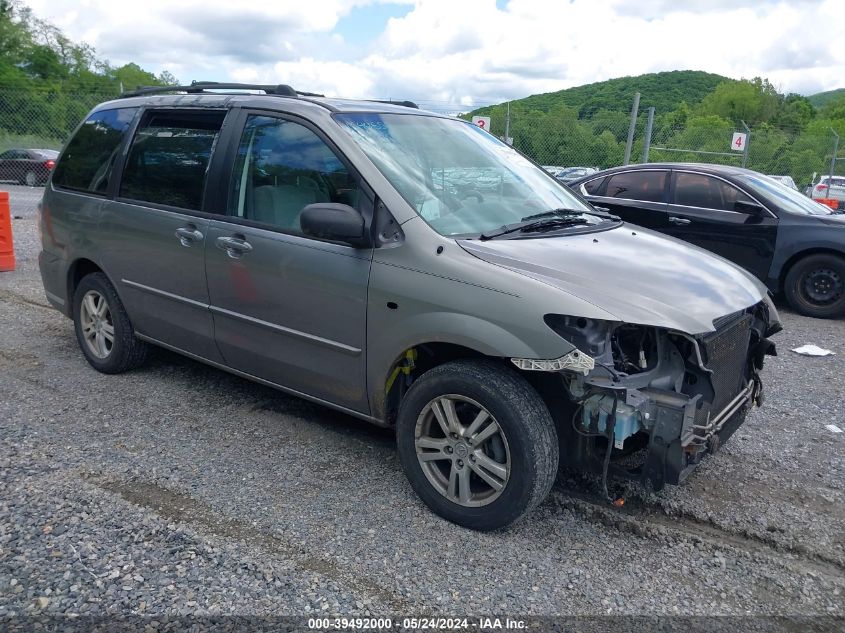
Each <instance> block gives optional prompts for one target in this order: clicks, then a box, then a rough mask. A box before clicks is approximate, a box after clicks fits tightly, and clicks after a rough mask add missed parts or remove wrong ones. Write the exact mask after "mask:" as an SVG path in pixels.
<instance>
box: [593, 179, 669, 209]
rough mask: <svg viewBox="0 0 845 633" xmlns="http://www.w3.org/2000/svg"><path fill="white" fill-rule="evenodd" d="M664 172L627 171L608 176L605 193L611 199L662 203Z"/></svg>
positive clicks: (664, 184)
mask: <svg viewBox="0 0 845 633" xmlns="http://www.w3.org/2000/svg"><path fill="white" fill-rule="evenodd" d="M667 173H668V172H665V171H629V172H625V173H622V174H614V175H612V176H608V179H607V191H606V192H605V194H604V195H606V196H609V197H611V198H627V199H628V200H644V201H646V202H663V199H664V198H663V196H664V191H665V188H666V174H667Z"/></svg>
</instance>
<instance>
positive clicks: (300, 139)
mask: <svg viewBox="0 0 845 633" xmlns="http://www.w3.org/2000/svg"><path fill="white" fill-rule="evenodd" d="M232 178H233V187H232V199H231V200H230V204H229V209H230V214H231V215H235V216H238V217H242V218H246V219H249V220H255V221H257V222H264V223H266V224H271V225H273V226H275V227H278V228H281V229H284V230H286V231H293V232H299V230H300V228H299V214H300V213H301V211H302V209H303V208H304V207H306V206H307V205H309V204H314V203H315V202H338V203H342V204H348V205H350V206H352V207H355V206H356V205H357V204H358V184H357V182H356V181H355V178H354V177H353V176H352V174H350V173H349V171H348V170H347V169H346V166H345V165H344V164H343V163H342V162H341V161H340V160H339V159H338V157H337V156H336V155H335V153H334V152H333V151H332V150H331V148H329V146H328V145H326V144H325V143H324V142H323V141H322V139H320V137H319V136H317V135H316V134H315V133H314V132H312V131H311V130H310V129H308V128H307V127H305V126H303V125H300V124H299V123H294V122H293V121H286V120H284V119H276V118H272V117H265V116H251V117H249V119H248V120H247V124H246V126H245V128H244V132H243V136H242V137H241V143H240V146H239V147H238V155H237V158H236V160H235V169H234V172H233V176H232Z"/></svg>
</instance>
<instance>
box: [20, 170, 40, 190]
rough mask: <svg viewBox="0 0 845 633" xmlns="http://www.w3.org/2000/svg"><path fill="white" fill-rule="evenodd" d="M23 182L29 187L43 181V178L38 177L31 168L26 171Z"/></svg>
mask: <svg viewBox="0 0 845 633" xmlns="http://www.w3.org/2000/svg"><path fill="white" fill-rule="evenodd" d="M20 182H21V184H22V185H26V186H28V187H35V186H37V185H38V184H39V183H40V182H41V178H39V177H38V174H36V173H35V172H34V171H32V170H29V171H27V172H26V173H24V175H23V178H21V181H20Z"/></svg>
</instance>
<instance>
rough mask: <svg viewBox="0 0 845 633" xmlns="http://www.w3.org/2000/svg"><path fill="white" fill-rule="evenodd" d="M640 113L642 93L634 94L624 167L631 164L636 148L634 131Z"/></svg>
mask: <svg viewBox="0 0 845 633" xmlns="http://www.w3.org/2000/svg"><path fill="white" fill-rule="evenodd" d="M639 111H640V93H639V92H635V93H634V106H633V107H632V108H631V125H630V126H629V127H628V143H627V144H626V145H625V160H624V161H622V164H623V165H627V164H628V163H630V162H631V148H632V147H633V146H634V131H635V130H636V129H637V114H638V113H639Z"/></svg>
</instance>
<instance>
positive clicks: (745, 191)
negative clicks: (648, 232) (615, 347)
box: [569, 163, 845, 318]
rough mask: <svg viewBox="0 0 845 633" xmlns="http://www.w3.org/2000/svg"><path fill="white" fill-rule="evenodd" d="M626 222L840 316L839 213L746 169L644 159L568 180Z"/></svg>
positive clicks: (792, 299) (843, 231) (820, 313)
mask: <svg viewBox="0 0 845 633" xmlns="http://www.w3.org/2000/svg"><path fill="white" fill-rule="evenodd" d="M569 186H570V187H572V188H573V189H575V190H576V191H578V192H579V193H581V194H582V195H583V196H584V197H585V198H586V199H587V200H589V201H590V202H591V203H593V204H595V205H598V206H601V207H605V208H607V209H609V210H610V212H611V213H613V214H615V215H618V216H619V217H621V218H622V219H623V220H625V221H626V222H630V223H631V224H638V225H639V226H644V227H646V228H649V229H654V230H655V231H660V232H661V233H665V234H666V235H671V236H672V237H677V238H680V239H682V240H685V241H687V242H690V243H692V244H695V245H697V246H700V247H702V248H706V249H707V250H709V251H713V252H714V253H717V254H719V255H721V256H722V257H725V258H726V259H729V260H730V261H732V262H735V263H737V264H739V265H740V266H742V267H743V268H745V269H746V270H748V271H749V272H751V273H752V274H753V275H754V276H755V277H757V278H758V279H760V280H761V281H763V282H765V284H766V285H767V286H768V287H769V289H770V290H771V291H772V292H774V293H780V292H783V294H784V295H785V296H786V299H787V301H789V304H790V305H791V306H792V307H793V308H794V309H795V310H797V311H798V312H800V313H801V314H804V315H806V316H812V317H819V318H830V317H839V316H842V315H843V314H845V216H843V215H835V214H833V213H831V212H830V210H829V209H827V208H825V207H824V206H822V205H820V204H818V203H816V202H813V201H812V200H810V199H809V198H807V197H806V196H803V195H801V193H800V192H798V191H795V190H794V189H791V188H789V187H787V186H785V185H783V184H782V183H779V182H777V181H775V180H774V179H772V178H770V177H768V176H764V175H763V174H759V173H757V172H755V171H751V170H748V169H741V168H739V167H729V166H724V165H701V164H682V163H660V164H658V163H648V164H643V165H629V166H627V167H616V168H614V169H608V170H605V171H602V172H599V173H596V174H593V175H592V176H587V177H584V178H581V179H579V180H576V181H574V182H573V183H571V184H570V185H569Z"/></svg>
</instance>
